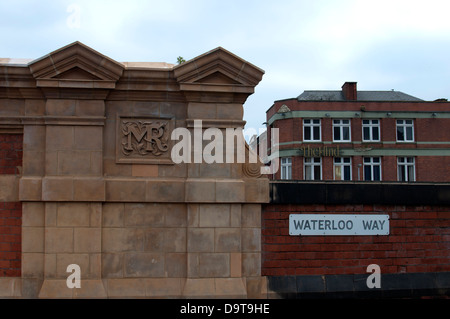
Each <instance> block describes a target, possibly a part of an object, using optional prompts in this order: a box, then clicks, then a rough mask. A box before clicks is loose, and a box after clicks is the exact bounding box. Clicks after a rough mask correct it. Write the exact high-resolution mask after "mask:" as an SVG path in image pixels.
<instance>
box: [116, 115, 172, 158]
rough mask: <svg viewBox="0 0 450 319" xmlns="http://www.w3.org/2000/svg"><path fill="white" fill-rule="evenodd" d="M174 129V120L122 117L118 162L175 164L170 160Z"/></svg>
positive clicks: (118, 118) (118, 126) (118, 139)
mask: <svg viewBox="0 0 450 319" xmlns="http://www.w3.org/2000/svg"><path fill="white" fill-rule="evenodd" d="M173 127H174V121H173V120H172V119H167V118H147V117H122V116H118V117H117V129H116V162H117V163H132V164H173V162H172V160H171V157H170V156H171V149H172V141H171V139H170V135H171V132H172V130H173Z"/></svg>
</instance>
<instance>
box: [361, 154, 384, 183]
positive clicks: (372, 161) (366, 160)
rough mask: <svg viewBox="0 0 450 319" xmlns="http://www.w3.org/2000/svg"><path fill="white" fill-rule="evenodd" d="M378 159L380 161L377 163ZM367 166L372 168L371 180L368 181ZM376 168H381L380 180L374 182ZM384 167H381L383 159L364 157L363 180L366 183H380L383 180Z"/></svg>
mask: <svg viewBox="0 0 450 319" xmlns="http://www.w3.org/2000/svg"><path fill="white" fill-rule="evenodd" d="M375 159H378V161H375ZM366 166H370V179H366ZM375 166H379V167H380V179H379V180H374V179H373V178H374V168H375ZM382 178H383V177H382V166H381V157H364V158H363V179H364V181H372V182H379V181H381V180H382Z"/></svg>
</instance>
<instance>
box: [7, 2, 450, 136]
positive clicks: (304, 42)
mask: <svg viewBox="0 0 450 319" xmlns="http://www.w3.org/2000/svg"><path fill="white" fill-rule="evenodd" d="M0 34H1V35H2V37H1V41H0V57H3V58H31V59H34V58H39V57H41V56H43V55H45V54H47V53H50V52H52V51H54V50H56V49H59V48H60V47H62V46H65V45H67V44H69V43H72V42H74V41H81V42H83V43H84V44H86V45H88V46H90V47H92V48H93V49H95V50H97V51H99V52H101V53H103V54H104V55H107V56H108V57H110V58H112V59H114V60H116V61H119V62H133V61H150V62H168V63H176V58H177V57H178V56H182V57H184V58H185V59H186V60H189V59H192V58H194V57H196V56H198V55H200V54H203V53H205V52H207V51H210V50H212V49H214V48H216V47H218V46H221V47H223V48H225V49H227V50H229V51H231V52H233V53H234V54H236V55H238V56H240V57H241V58H243V59H245V60H247V61H249V62H250V63H252V64H254V65H256V66H258V67H260V68H261V69H263V70H265V75H264V77H263V80H262V81H261V83H260V84H259V85H258V86H257V87H256V92H255V94H253V95H252V96H250V98H249V99H248V100H247V102H246V104H245V107H244V109H245V111H244V112H245V113H244V120H246V121H247V126H246V127H252V128H254V129H256V130H258V128H260V127H263V125H262V123H263V122H265V120H266V118H265V113H266V110H267V109H268V108H269V107H270V106H271V105H272V104H273V102H274V101H275V100H280V99H286V98H293V97H297V96H298V95H299V94H301V93H302V92H303V91H304V90H340V88H341V86H342V84H343V83H344V82H345V81H356V82H358V89H361V90H391V89H395V90H398V91H402V92H404V93H407V94H410V95H413V96H416V97H418V98H421V99H424V100H435V99H437V98H450V1H448V0H440V1H438V0H427V1H423V0H421V1H416V0H405V1H403V0H377V1H366V0H359V1H357V0H354V1H347V0H339V1H331V0H323V1H321V0H308V1H305V0H301V1H300V0H297V1H293V0H287V1H285V0H278V1H273V0H270V1H265V0H258V1H254V0H250V1H248V0H227V1H223V0H221V1H214V0H209V1H207V0H193V1H188V0H185V1H181V0H163V1H144V0H126V1H123V0H122V1H114V0H109V1H100V0H68V1H66V0H40V1H31V0H29V1H26V0H9V1H8V0H0Z"/></svg>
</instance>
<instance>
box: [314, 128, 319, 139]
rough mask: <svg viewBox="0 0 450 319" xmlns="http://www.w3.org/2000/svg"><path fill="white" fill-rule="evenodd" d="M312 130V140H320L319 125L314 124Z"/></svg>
mask: <svg viewBox="0 0 450 319" xmlns="http://www.w3.org/2000/svg"><path fill="white" fill-rule="evenodd" d="M313 130H314V137H313V139H314V140H320V127H319V126H314V128H313Z"/></svg>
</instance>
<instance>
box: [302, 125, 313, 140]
mask: <svg viewBox="0 0 450 319" xmlns="http://www.w3.org/2000/svg"><path fill="white" fill-rule="evenodd" d="M304 134H305V136H304V137H303V139H304V140H311V128H310V127H305V129H304Z"/></svg>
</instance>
